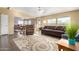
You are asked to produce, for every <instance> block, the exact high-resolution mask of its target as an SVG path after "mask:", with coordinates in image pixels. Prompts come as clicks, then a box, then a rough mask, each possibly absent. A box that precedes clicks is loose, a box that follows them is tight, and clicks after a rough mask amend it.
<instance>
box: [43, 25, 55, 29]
mask: <svg viewBox="0 0 79 59" xmlns="http://www.w3.org/2000/svg"><path fill="white" fill-rule="evenodd" d="M44 29H56V26H45V27H44Z"/></svg>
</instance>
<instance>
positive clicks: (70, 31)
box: [66, 23, 78, 45]
mask: <svg viewBox="0 0 79 59" xmlns="http://www.w3.org/2000/svg"><path fill="white" fill-rule="evenodd" d="M77 31H78V26H77V24H75V23H70V24H68V25H67V26H66V33H67V35H68V40H69V44H70V45H75V42H76V39H75V36H76V34H77Z"/></svg>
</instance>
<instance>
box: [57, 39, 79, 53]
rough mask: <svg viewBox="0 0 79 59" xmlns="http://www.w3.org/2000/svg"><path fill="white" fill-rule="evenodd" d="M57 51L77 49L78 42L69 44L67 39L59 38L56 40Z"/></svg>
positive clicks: (78, 49)
mask: <svg viewBox="0 0 79 59" xmlns="http://www.w3.org/2000/svg"><path fill="white" fill-rule="evenodd" d="M57 45H58V50H59V51H62V50H63V51H79V42H76V44H75V45H69V44H68V40H66V39H61V40H59V41H58V42H57Z"/></svg>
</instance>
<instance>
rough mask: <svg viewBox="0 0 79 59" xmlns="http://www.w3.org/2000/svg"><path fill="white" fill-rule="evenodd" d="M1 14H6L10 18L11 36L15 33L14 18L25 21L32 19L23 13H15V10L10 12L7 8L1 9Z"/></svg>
mask: <svg viewBox="0 0 79 59" xmlns="http://www.w3.org/2000/svg"><path fill="white" fill-rule="evenodd" d="M0 14H6V15H8V17H9V20H8V26H9V28H8V29H9V34H13V33H14V17H21V18H23V19H24V18H25V19H28V18H31V17H32V16H29V15H27V14H24V13H22V12H18V11H15V10H8V9H6V8H0ZM0 28H1V26H0Z"/></svg>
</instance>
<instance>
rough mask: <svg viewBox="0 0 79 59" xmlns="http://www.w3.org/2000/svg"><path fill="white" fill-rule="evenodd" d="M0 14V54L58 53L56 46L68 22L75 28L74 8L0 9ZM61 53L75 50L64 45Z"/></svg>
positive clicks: (77, 15)
mask: <svg viewBox="0 0 79 59" xmlns="http://www.w3.org/2000/svg"><path fill="white" fill-rule="evenodd" d="M0 13H1V19H2V20H0V24H1V26H0V27H1V29H0V38H1V46H0V50H1V51H59V50H60V49H59V48H61V47H60V45H61V44H60V45H59V43H57V42H59V41H60V39H61V38H62V35H63V34H65V26H66V25H67V24H68V23H70V22H75V23H76V24H77V25H79V24H78V22H79V20H78V19H79V8H76V7H16V8H13V7H7V8H0ZM5 19H6V20H7V19H8V22H7V21H5ZM2 24H5V25H2ZM6 27H7V28H6ZM5 29H6V30H5ZM63 37H64V36H63ZM5 38H6V40H5ZM60 43H61V42H60ZM62 44H63V43H62ZM62 49H65V50H76V49H73V48H70V47H68V45H67V48H61V50H62Z"/></svg>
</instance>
